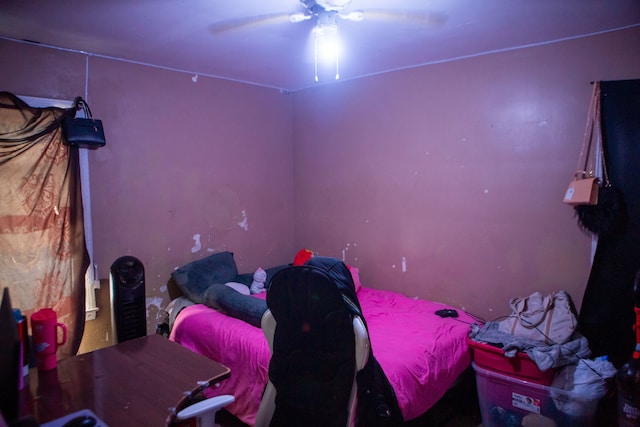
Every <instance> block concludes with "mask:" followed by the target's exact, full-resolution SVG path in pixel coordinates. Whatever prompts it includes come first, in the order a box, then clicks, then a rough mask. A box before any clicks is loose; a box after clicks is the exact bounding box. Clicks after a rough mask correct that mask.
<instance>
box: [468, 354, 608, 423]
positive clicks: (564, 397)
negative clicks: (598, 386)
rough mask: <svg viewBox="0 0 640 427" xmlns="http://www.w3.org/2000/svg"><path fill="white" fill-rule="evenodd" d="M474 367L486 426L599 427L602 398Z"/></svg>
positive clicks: (474, 365) (483, 420) (481, 410)
mask: <svg viewBox="0 0 640 427" xmlns="http://www.w3.org/2000/svg"><path fill="white" fill-rule="evenodd" d="M472 366H473V369H474V370H475V372H476V383H477V388H478V401H479V403H480V412H481V414H482V426H483V427H503V426H523V427H531V426H536V427H541V426H556V427H565V426H571V427H573V426H580V427H582V426H586V427H589V426H594V427H595V420H596V412H597V409H598V401H599V399H598V398H590V397H589V396H584V395H581V394H578V393H574V392H570V391H566V390H562V389H558V388H554V387H548V386H544V385H541V384H536V383H532V382H529V381H523V380H521V379H518V378H514V377H510V376H507V375H503V374H501V373H499V372H495V371H490V370H487V369H484V368H481V367H480V366H478V365H477V364H475V363H473V364H472Z"/></svg>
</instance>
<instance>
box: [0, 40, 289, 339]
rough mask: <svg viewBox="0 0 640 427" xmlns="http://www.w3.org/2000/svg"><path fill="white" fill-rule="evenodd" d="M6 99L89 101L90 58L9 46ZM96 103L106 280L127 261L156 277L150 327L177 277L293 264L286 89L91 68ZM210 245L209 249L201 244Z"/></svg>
mask: <svg viewBox="0 0 640 427" xmlns="http://www.w3.org/2000/svg"><path fill="white" fill-rule="evenodd" d="M0 51H1V52H2V53H3V58H4V59H5V63H6V64H12V65H11V66H10V67H6V66H5V67H1V69H0V82H2V84H1V86H2V89H1V90H8V91H10V92H13V93H16V94H19V95H30V96H40V97H47V98H61V99H73V98H74V97H75V96H77V95H84V86H85V57H84V56H83V55H79V54H73V53H68V52H61V51H57V50H52V49H46V48H40V47H34V46H30V45H26V44H23V43H10V42H5V41H0ZM88 76H89V78H88V101H89V104H90V106H91V109H92V111H93V113H94V116H95V117H97V118H100V119H101V120H102V121H103V123H104V126H105V133H106V138H107V145H106V147H104V148H100V149H99V150H96V151H92V152H90V153H89V157H90V168H91V197H92V208H93V226H94V241H95V262H96V263H97V265H98V271H99V275H100V278H102V279H104V278H108V276H109V268H110V266H111V264H112V263H113V262H114V261H115V260H116V259H117V258H118V257H120V256H122V255H133V256H136V257H138V258H139V259H140V260H141V261H142V262H143V264H144V266H145V270H146V289H147V307H148V310H147V315H148V329H149V331H153V330H154V329H155V324H156V317H157V316H156V315H157V313H158V307H165V306H166V305H167V303H168V302H169V295H168V292H167V288H166V283H167V281H168V279H169V278H170V275H171V272H172V271H173V270H174V269H175V268H177V267H179V266H180V265H183V264H185V263H187V262H189V261H192V260H195V259H199V258H202V257H205V256H207V255H209V254H210V253H213V252H214V251H215V252H219V251H222V250H230V251H232V252H234V253H235V258H236V261H237V263H238V267H239V269H240V270H241V272H250V271H253V270H254V269H255V268H257V267H259V266H265V267H267V266H273V265H278V264H282V263H287V262H289V260H290V258H291V257H292V254H293V253H294V248H293V246H292V244H293V181H294V180H293V175H292V172H293V169H292V162H291V153H292V141H293V139H292V124H291V120H292V112H291V108H292V101H291V97H290V96H289V95H286V94H282V93H280V92H279V91H277V90H273V89H266V88H261V87H255V86H249V85H246V84H240V83H234V82H229V81H224V80H218V79H210V78H202V77H199V78H198V79H197V82H194V81H192V77H193V76H192V75H189V74H184V73H178V72H173V71H166V70H161V69H157V68H152V67H148V66H141V65H135V64H130V63H125V62H120V61H114V60H107V59H100V58H95V57H90V58H89V73H88ZM196 234H199V235H200V246H197V245H196V241H195V240H194V236H195V235H196Z"/></svg>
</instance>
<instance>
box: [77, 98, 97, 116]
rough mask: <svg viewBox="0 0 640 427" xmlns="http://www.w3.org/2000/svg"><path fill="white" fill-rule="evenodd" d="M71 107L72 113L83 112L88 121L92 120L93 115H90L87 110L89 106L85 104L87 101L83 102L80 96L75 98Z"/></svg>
mask: <svg viewBox="0 0 640 427" xmlns="http://www.w3.org/2000/svg"><path fill="white" fill-rule="evenodd" d="M73 106H74V111H76V112H77V111H80V110H82V111H84V115H85V117H86V118H88V119H93V115H92V114H91V108H89V104H87V101H85V100H84V99H82V97H81V96H78V97H76V99H75V100H74V101H73Z"/></svg>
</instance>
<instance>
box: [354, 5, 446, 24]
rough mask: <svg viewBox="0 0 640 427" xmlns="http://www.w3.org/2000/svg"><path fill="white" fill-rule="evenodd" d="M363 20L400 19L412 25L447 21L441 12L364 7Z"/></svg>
mask: <svg viewBox="0 0 640 427" xmlns="http://www.w3.org/2000/svg"><path fill="white" fill-rule="evenodd" d="M363 12H364V19H365V20H379V21H402V22H406V23H408V24H414V25H431V26H439V25H444V23H445V22H447V16H446V15H445V14H443V13H437V12H427V11H421V10H404V11H402V10H392V9H365V10H364V11H363Z"/></svg>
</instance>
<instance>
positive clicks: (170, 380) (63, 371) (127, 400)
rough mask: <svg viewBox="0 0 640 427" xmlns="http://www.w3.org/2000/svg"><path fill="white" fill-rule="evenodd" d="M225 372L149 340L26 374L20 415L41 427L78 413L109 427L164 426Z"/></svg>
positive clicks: (164, 343) (195, 356)
mask: <svg viewBox="0 0 640 427" xmlns="http://www.w3.org/2000/svg"><path fill="white" fill-rule="evenodd" d="M230 374H231V372H230V370H229V368H227V367H226V366H224V365H221V364H219V363H217V362H214V361H212V360H210V359H207V358H206V357H204V356H201V355H199V354H197V353H194V352H191V351H189V350H187V349H185V348H184V347H182V346H180V345H179V344H176V343H174V342H172V341H169V340H168V339H166V338H164V337H162V336H160V335H149V336H146V337H143V338H138V339H135V340H131V341H125V342H123V343H120V344H118V345H115V346H112V347H107V348H103V349H100V350H96V351H93V352H91V353H86V354H82V355H79V356H75V357H72V358H69V359H65V360H61V361H59V362H58V367H57V368H56V369H54V370H52V371H48V372H38V370H37V369H35V368H34V369H32V370H31V371H30V372H29V377H30V378H29V380H30V387H28V388H27V387H25V389H24V390H23V395H22V396H21V398H22V402H21V408H22V410H21V412H22V415H26V414H31V415H32V416H33V417H34V418H35V419H36V421H37V422H38V423H41V424H42V423H45V422H48V421H51V420H54V419H56V418H60V417H63V416H65V415H67V414H70V413H73V412H76V411H80V410H82V409H90V410H92V411H93V412H94V413H95V414H96V415H97V416H98V417H100V418H101V419H102V420H103V421H104V422H106V423H107V424H108V425H109V426H114V427H115V426H122V427H125V426H136V427H138V426H164V425H165V423H166V421H167V419H168V418H169V417H170V415H171V414H172V411H174V410H175V408H176V406H178V405H179V402H181V400H182V399H183V397H184V393H185V392H191V391H193V390H195V389H197V388H199V386H200V383H201V382H208V383H210V384H211V385H213V384H215V383H216V382H219V381H221V380H223V379H225V378H228V377H229V375H230Z"/></svg>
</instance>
